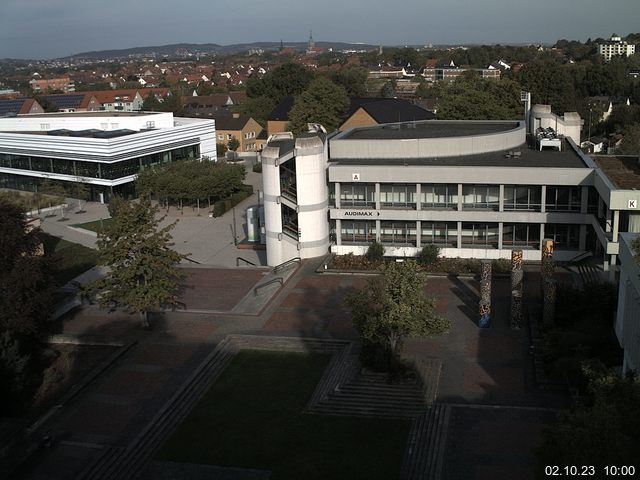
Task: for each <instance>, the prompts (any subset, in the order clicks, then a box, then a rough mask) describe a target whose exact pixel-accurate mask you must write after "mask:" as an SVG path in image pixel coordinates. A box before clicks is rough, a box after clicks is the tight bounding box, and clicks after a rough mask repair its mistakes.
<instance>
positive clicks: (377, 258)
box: [365, 242, 384, 262]
mask: <svg viewBox="0 0 640 480" xmlns="http://www.w3.org/2000/svg"><path fill="white" fill-rule="evenodd" d="M365 257H367V260H369V261H370V262H381V261H382V260H384V245H382V244H381V243H380V242H373V243H372V244H371V245H369V249H368V250H367V253H366V254H365Z"/></svg>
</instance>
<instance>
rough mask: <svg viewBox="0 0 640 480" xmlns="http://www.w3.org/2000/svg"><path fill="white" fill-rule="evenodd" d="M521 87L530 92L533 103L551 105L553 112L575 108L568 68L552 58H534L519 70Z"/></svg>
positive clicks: (573, 88) (573, 87)
mask: <svg viewBox="0 0 640 480" xmlns="http://www.w3.org/2000/svg"><path fill="white" fill-rule="evenodd" d="M519 81H520V84H521V85H522V87H523V88H524V89H525V90H526V91H529V92H531V99H532V101H533V103H542V104H546V105H551V107H552V108H553V110H554V111H555V112H560V113H563V112H572V111H576V110H577V107H578V105H577V98H576V95H575V86H574V84H573V81H572V78H571V74H570V72H569V70H568V69H567V68H566V67H564V66H563V65H561V64H560V63H558V62H557V61H552V60H535V61H533V62H530V63H528V64H527V65H525V67H524V68H523V69H522V70H521V71H520V74H519Z"/></svg>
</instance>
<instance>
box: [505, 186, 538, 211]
mask: <svg viewBox="0 0 640 480" xmlns="http://www.w3.org/2000/svg"><path fill="white" fill-rule="evenodd" d="M541 204H542V187H540V186H536V185H505V186H504V209H505V210H528V211H533V212H539V211H540V207H541Z"/></svg>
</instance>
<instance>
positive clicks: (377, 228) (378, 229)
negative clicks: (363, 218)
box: [376, 220, 380, 242]
mask: <svg viewBox="0 0 640 480" xmlns="http://www.w3.org/2000/svg"><path fill="white" fill-rule="evenodd" d="M376 242H380V220H376Z"/></svg>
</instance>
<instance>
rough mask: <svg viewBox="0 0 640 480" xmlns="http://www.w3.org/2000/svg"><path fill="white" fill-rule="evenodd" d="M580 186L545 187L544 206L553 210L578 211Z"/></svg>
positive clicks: (548, 209)
mask: <svg viewBox="0 0 640 480" xmlns="http://www.w3.org/2000/svg"><path fill="white" fill-rule="evenodd" d="M580 197H581V187H547V198H546V202H545V208H546V210H547V211H555V212H579V211H580V203H581V202H580Z"/></svg>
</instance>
